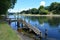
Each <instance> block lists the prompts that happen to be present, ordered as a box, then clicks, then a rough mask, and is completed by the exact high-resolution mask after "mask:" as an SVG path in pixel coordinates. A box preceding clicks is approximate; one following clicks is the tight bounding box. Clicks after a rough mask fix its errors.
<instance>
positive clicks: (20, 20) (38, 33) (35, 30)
mask: <svg viewBox="0 0 60 40" xmlns="http://www.w3.org/2000/svg"><path fill="white" fill-rule="evenodd" d="M9 20H10V21H11V22H15V21H18V22H19V23H20V22H22V23H23V24H24V25H25V27H27V28H29V29H31V30H33V31H34V32H35V33H36V34H37V35H40V32H41V31H40V30H39V29H38V28H37V27H35V26H32V25H30V23H27V22H26V21H25V20H22V19H19V20H11V19H9ZM9 20H7V21H9Z"/></svg>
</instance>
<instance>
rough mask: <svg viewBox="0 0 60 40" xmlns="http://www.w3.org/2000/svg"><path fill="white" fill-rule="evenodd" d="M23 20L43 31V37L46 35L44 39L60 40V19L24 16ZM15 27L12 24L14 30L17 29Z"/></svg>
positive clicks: (41, 39)
mask: <svg viewBox="0 0 60 40" xmlns="http://www.w3.org/2000/svg"><path fill="white" fill-rule="evenodd" d="M22 19H24V20H25V21H26V22H28V23H30V24H31V25H32V26H35V27H36V28H38V29H39V30H41V32H42V33H43V35H42V36H44V35H45V36H44V37H43V38H44V39H45V40H49V39H52V40H53V39H55V40H60V17H47V16H45V17H44V16H43V17H41V16H23V17H22ZM14 25H15V23H13V22H12V23H11V26H12V28H14V29H15V28H16V29H17V27H16V25H15V26H14ZM43 38H40V40H43Z"/></svg>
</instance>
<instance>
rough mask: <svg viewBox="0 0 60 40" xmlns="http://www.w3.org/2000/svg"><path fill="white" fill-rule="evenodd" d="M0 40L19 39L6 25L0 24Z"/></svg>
mask: <svg viewBox="0 0 60 40" xmlns="http://www.w3.org/2000/svg"><path fill="white" fill-rule="evenodd" d="M0 40H20V38H19V37H18V36H17V34H16V32H15V31H14V30H12V29H11V28H10V26H9V25H8V24H7V23H5V22H0Z"/></svg>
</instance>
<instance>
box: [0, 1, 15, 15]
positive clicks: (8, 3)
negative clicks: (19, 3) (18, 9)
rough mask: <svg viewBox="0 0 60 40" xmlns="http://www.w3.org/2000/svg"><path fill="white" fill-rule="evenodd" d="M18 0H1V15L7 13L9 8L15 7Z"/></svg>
mask: <svg viewBox="0 0 60 40" xmlns="http://www.w3.org/2000/svg"><path fill="white" fill-rule="evenodd" d="M15 3H16V0H0V15H2V14H6V12H7V10H8V9H9V8H13V7H14V5H15Z"/></svg>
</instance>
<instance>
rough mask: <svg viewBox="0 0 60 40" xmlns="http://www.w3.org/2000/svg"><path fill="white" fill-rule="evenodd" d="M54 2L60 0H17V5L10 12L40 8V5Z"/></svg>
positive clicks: (59, 0)
mask: <svg viewBox="0 0 60 40" xmlns="http://www.w3.org/2000/svg"><path fill="white" fill-rule="evenodd" d="M52 2H60V0H17V2H16V4H15V7H14V8H13V9H9V10H8V11H9V12H20V11H22V10H28V9H31V8H39V6H41V5H43V6H49V5H50V4H51V3H52Z"/></svg>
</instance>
